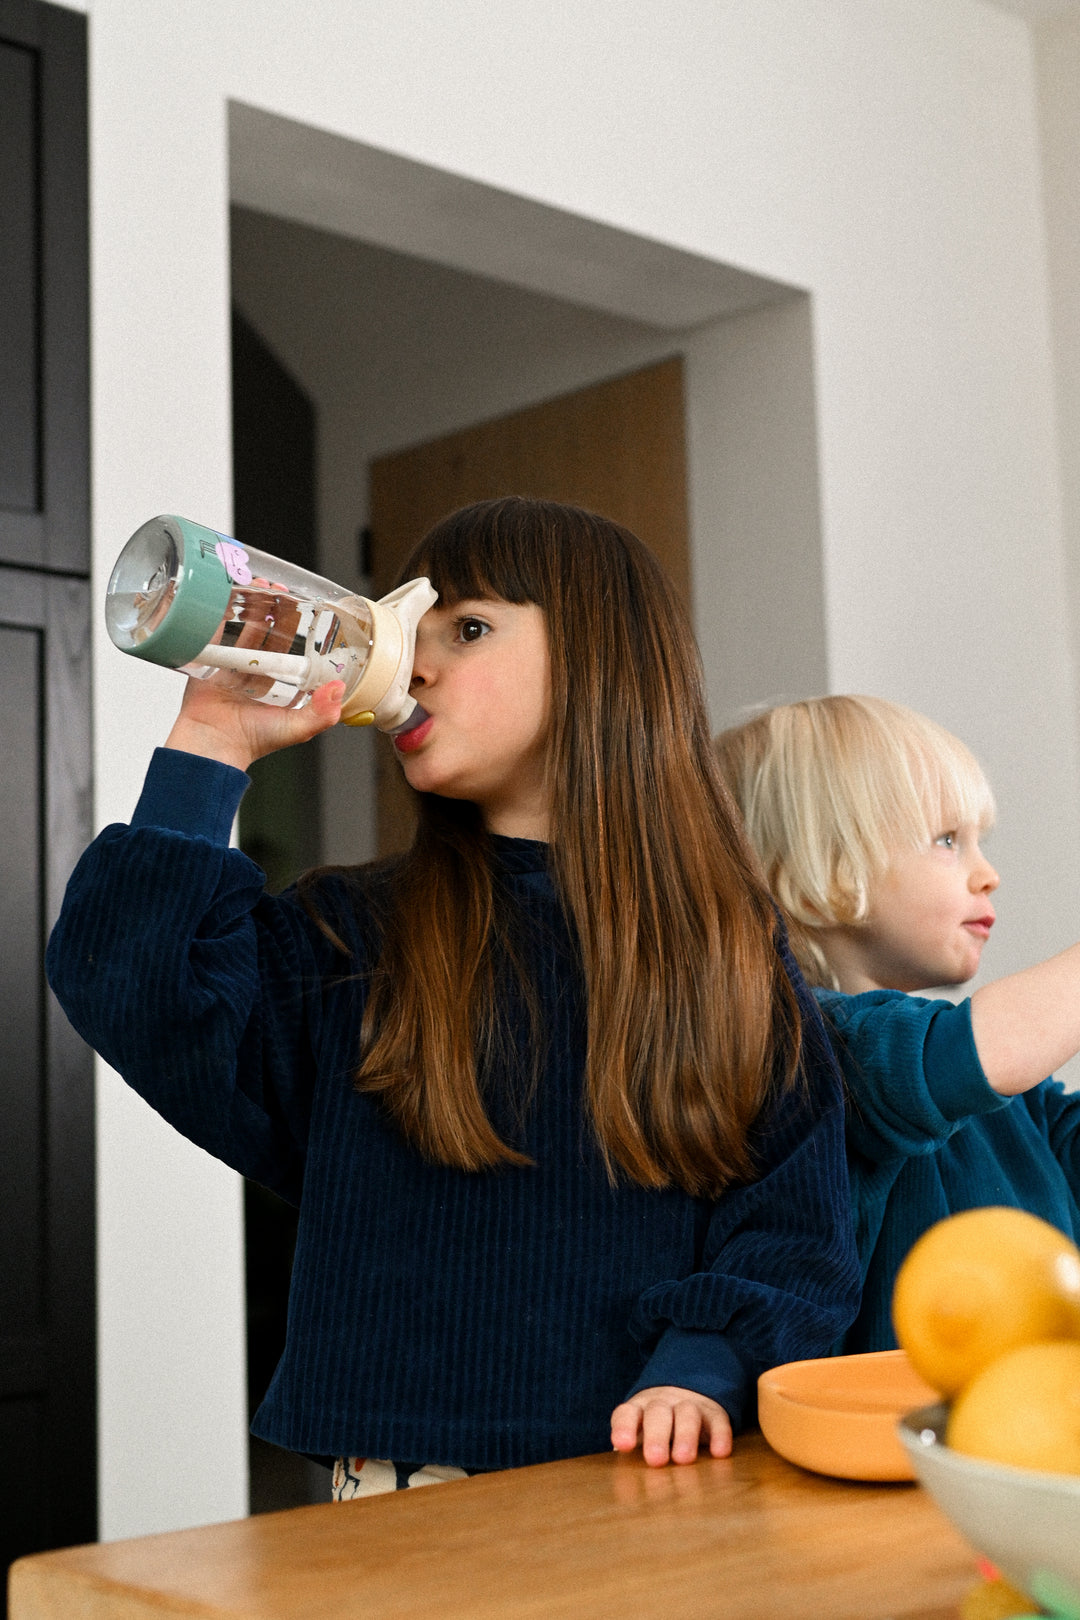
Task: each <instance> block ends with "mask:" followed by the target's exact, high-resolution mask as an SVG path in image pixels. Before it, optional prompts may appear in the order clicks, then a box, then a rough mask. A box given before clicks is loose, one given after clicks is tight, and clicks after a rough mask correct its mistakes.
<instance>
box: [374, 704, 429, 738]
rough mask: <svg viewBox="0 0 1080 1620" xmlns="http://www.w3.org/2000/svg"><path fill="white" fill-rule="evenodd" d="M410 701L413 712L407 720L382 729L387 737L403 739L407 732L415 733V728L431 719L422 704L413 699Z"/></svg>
mask: <svg viewBox="0 0 1080 1620" xmlns="http://www.w3.org/2000/svg"><path fill="white" fill-rule="evenodd" d="M410 701H411V703H412V706H413V711H412V714H410V715H409V717H408V719H407V720H402V721H401V722H400V724H399V725H396V726H383V728H382V729H383V730H384V731H385V732H386V735H387V736H388V737H404V735H405V733H406V732H407V731H415V730H416V728H417V726H422V725H423V723H424V721H425V720H428V719H430V718H431V717H430V715H429V714H428V712H427V710H426V709H425V708H424V706H423V704H422V703H417V701H416V699H415V698H412V699H410Z"/></svg>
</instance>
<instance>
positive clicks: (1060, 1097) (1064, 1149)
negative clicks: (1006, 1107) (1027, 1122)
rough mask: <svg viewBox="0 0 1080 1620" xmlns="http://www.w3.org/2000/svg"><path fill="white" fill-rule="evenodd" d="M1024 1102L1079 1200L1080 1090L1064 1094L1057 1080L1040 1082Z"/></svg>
mask: <svg viewBox="0 0 1080 1620" xmlns="http://www.w3.org/2000/svg"><path fill="white" fill-rule="evenodd" d="M1023 1100H1024V1103H1025V1104H1026V1106H1027V1110H1028V1112H1029V1114H1030V1115H1031V1116H1032V1118H1033V1119H1034V1120H1035V1122H1036V1124H1037V1125H1039V1126H1040V1128H1041V1129H1042V1130H1043V1132H1044V1133H1045V1135H1046V1139H1047V1141H1048V1142H1049V1143H1050V1151H1051V1152H1052V1153H1053V1155H1054V1158H1055V1159H1056V1160H1057V1162H1058V1164H1060V1166H1061V1168H1062V1170H1064V1172H1065V1175H1066V1177H1067V1178H1068V1182H1069V1186H1070V1187H1071V1189H1072V1192H1073V1196H1074V1197H1075V1198H1077V1199H1078V1201H1080V1091H1066V1089H1065V1087H1064V1086H1063V1085H1062V1083H1061V1081H1060V1080H1043V1081H1042V1082H1041V1084H1040V1085H1037V1086H1033V1087H1032V1089H1031V1090H1030V1091H1028V1092H1025V1093H1024V1099H1023ZM1040 1115H1041V1119H1040Z"/></svg>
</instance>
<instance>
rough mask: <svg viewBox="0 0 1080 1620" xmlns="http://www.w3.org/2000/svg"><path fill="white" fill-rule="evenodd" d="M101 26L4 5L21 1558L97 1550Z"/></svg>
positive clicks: (4, 484)
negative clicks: (93, 476) (79, 920)
mask: <svg viewBox="0 0 1080 1620" xmlns="http://www.w3.org/2000/svg"><path fill="white" fill-rule="evenodd" d="M87 413H88V350H87V210H86V19H85V17H81V16H79V15H78V14H77V13H74V12H71V11H66V10H64V9H63V8H61V7H58V6H50V5H44V4H40V3H36V0H0V692H2V693H3V702H2V705H0V757H2V761H3V764H2V768H0V828H2V836H0V1117H2V1120H3V1126H2V1129H0V1554H2V1556H3V1561H4V1566H5V1569H6V1565H7V1563H8V1562H10V1560H11V1559H12V1558H14V1557H16V1556H18V1555H20V1554H22V1553H25V1552H32V1551H36V1550H38V1549H41V1548H46V1547H55V1546H61V1545H64V1544H65V1543H68V1542H76V1541H88V1540H93V1538H94V1537H95V1535H96V1533H97V1489H96V1483H97V1457H96V1428H95V1385H96V1377H95V1332H94V1319H95V1296H94V1179H93V1162H94V1133H93V1106H94V1105H93V1085H92V1082H93V1069H92V1059H91V1055H90V1053H89V1052H88V1051H87V1050H86V1048H85V1047H84V1046H83V1045H82V1043H81V1042H80V1041H79V1040H78V1038H77V1037H76V1036H75V1035H74V1033H73V1032H72V1030H71V1029H70V1027H69V1025H68V1024H67V1022H66V1020H65V1019H64V1017H63V1015H62V1014H61V1012H60V1010H59V1008H58V1007H57V1005H56V1003H55V1001H53V999H52V997H51V995H50V993H49V991H48V988H47V986H46V984H45V979H44V972H43V965H42V953H43V951H44V947H45V940H46V937H47V934H48V929H49V926H50V924H51V922H52V919H53V918H54V916H55V914H56V911H57V909H58V907H59V903H60V898H61V895H62V893H63V888H64V884H65V882H66V880H67V877H68V874H69V872H70V870H71V867H72V866H73V864H74V862H75V860H76V858H77V856H78V854H79V852H80V850H81V849H82V847H83V846H84V845H85V843H86V842H87V840H88V838H89V836H90V830H91V826H90V820H91V810H90V694H89V625H90V603H89V585H88V578H87V576H88V570H89V524H88V513H89V500H88V477H89V469H88V456H87V443H88V422H87Z"/></svg>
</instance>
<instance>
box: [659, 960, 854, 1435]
mask: <svg viewBox="0 0 1080 1620" xmlns="http://www.w3.org/2000/svg"><path fill="white" fill-rule="evenodd" d="M783 955H784V958H785V965H786V966H787V967H788V971H789V973H790V975H791V977H792V981H793V983H794V984H795V987H796V993H797V995H798V998H799V1004H800V1011H801V1014H802V1022H803V1046H802V1066H801V1075H800V1078H799V1081H798V1082H797V1084H796V1086H795V1087H794V1088H793V1089H791V1090H789V1091H787V1092H786V1093H784V1095H783V1096H782V1097H781V1098H780V1099H779V1101H778V1102H776V1103H775V1104H774V1105H773V1106H772V1107H771V1108H770V1109H769V1110H768V1112H767V1115H766V1117H765V1119H764V1120H763V1121H762V1122H760V1123H759V1128H758V1130H757V1132H756V1133H755V1135H756V1140H755V1150H756V1154H757V1157H758V1160H759V1163H760V1165H761V1173H760V1176H759V1178H758V1179H757V1180H756V1181H754V1182H752V1183H751V1184H750V1185H748V1186H745V1187H739V1188H737V1189H735V1190H733V1191H731V1192H729V1193H727V1194H725V1196H724V1197H723V1198H721V1199H720V1200H719V1201H718V1202H717V1203H716V1204H715V1205H713V1206H712V1208H711V1211H710V1212H709V1215H708V1221H707V1227H706V1234H705V1243H704V1250H703V1254H702V1265H701V1270H700V1271H699V1272H697V1273H695V1274H694V1275H692V1276H690V1277H687V1278H683V1279H681V1280H679V1281H670V1282H664V1283H660V1284H658V1285H657V1286H655V1287H653V1288H651V1289H649V1290H648V1291H647V1292H646V1293H645V1294H644V1295H643V1296H642V1298H641V1299H640V1300H639V1302H638V1306H637V1311H636V1313H635V1317H634V1320H633V1322H632V1324H631V1325H632V1330H633V1332H634V1333H635V1336H636V1337H637V1339H638V1340H639V1342H640V1343H641V1344H642V1346H643V1347H644V1348H645V1350H646V1352H647V1354H648V1360H647V1362H646V1365H645V1367H644V1369H643V1371H642V1374H641V1376H640V1378H639V1379H638V1380H637V1382H636V1383H635V1385H634V1387H633V1389H632V1390H631V1391H630V1394H631V1395H633V1394H635V1393H636V1392H637V1391H639V1390H642V1389H648V1388H651V1387H654V1386H658V1385H663V1384H672V1385H675V1386H677V1387H680V1388H684V1389H693V1390H696V1391H697V1392H698V1393H700V1394H703V1395H708V1396H710V1397H711V1398H712V1399H713V1400H715V1401H718V1402H719V1404H720V1405H721V1406H723V1407H724V1409H725V1411H726V1412H727V1414H728V1417H729V1418H730V1419H731V1423H732V1427H733V1428H734V1429H736V1430H738V1429H740V1428H742V1427H743V1426H744V1425H745V1424H746V1423H747V1422H750V1421H752V1419H753V1414H754V1403H755V1393H756V1381H757V1378H758V1376H759V1374H760V1373H762V1372H764V1371H765V1370H766V1369H767V1368H769V1367H774V1366H778V1365H780V1364H782V1363H783V1362H786V1361H793V1360H799V1359H802V1358H803V1357H811V1356H822V1355H826V1354H827V1353H828V1352H829V1349H830V1347H831V1346H832V1344H833V1343H834V1342H835V1340H836V1339H837V1338H838V1337H839V1336H840V1334H841V1333H843V1331H844V1330H845V1328H846V1327H847V1326H848V1325H849V1323H850V1322H851V1321H852V1319H853V1317H854V1315H855V1312H856V1310H857V1308H858V1302H859V1265H858V1259H857V1256H856V1252H855V1242H854V1230H853V1223H852V1218H851V1209H850V1201H849V1194H848V1180H847V1171H846V1168H845V1162H844V1118H843V1099H842V1089H841V1082H840V1075H839V1073H838V1070H837V1067H836V1063H835V1059H834V1057H833V1055H832V1052H831V1049H830V1046H829V1042H828V1038H827V1036H826V1034H825V1030H824V1028H823V1026H822V1022H821V1018H820V1015H819V1013H818V1010H817V1007H816V1004H815V1002H814V1000H813V998H812V996H811V995H810V994H809V992H808V991H807V990H806V987H805V984H804V983H803V981H802V978H801V975H799V972H798V969H797V967H796V966H795V964H794V962H793V960H791V958H790V957H789V956H788V954H787V951H786V948H784V949H783Z"/></svg>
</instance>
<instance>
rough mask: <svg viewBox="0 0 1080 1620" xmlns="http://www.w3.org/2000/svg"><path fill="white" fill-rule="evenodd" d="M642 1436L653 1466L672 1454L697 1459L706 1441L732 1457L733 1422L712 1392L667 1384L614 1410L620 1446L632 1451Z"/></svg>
mask: <svg viewBox="0 0 1080 1620" xmlns="http://www.w3.org/2000/svg"><path fill="white" fill-rule="evenodd" d="M639 1440H640V1442H641V1449H642V1454H643V1455H644V1458H645V1461H646V1462H647V1463H648V1464H649V1466H650V1468H663V1466H664V1464H665V1463H666V1462H667V1461H668V1460H669V1459H670V1460H671V1461H672V1462H675V1463H692V1462H694V1461H695V1460H696V1458H697V1454H698V1450H699V1448H700V1447H701V1446H702V1445H703V1444H704V1443H705V1442H706V1441H707V1442H708V1447H709V1456H710V1457H727V1456H729V1455H730V1453H731V1423H730V1421H729V1419H728V1415H727V1413H726V1412H725V1411H724V1408H723V1407H722V1406H720V1405H719V1404H718V1403H717V1402H716V1401H711V1400H710V1399H709V1397H708V1396H707V1395H699V1394H698V1393H697V1392H696V1391H695V1390H692V1389H677V1388H676V1387H675V1386H674V1385H672V1384H662V1385H660V1386H658V1387H657V1388H655V1389H641V1390H639V1391H638V1393H637V1394H636V1395H632V1396H631V1398H630V1399H629V1400H628V1401H624V1402H623V1404H622V1406H617V1407H616V1408H615V1410H614V1412H612V1414H611V1444H612V1445H613V1446H614V1448H615V1450H616V1451H633V1450H634V1448H635V1446H636V1445H637V1444H638V1442H639Z"/></svg>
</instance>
